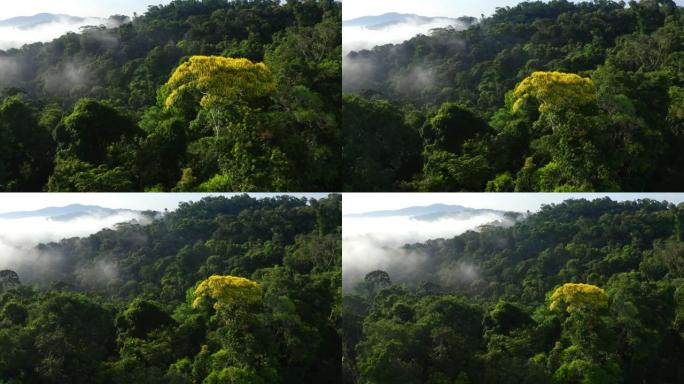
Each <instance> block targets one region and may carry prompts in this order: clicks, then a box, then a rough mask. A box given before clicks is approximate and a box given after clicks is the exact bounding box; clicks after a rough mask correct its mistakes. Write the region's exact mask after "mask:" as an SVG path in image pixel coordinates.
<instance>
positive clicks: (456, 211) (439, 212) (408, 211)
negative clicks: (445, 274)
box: [344, 204, 506, 220]
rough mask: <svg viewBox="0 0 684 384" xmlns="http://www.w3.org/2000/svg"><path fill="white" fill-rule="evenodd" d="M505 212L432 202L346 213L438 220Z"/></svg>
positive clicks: (365, 216) (364, 216) (354, 215)
mask: <svg viewBox="0 0 684 384" xmlns="http://www.w3.org/2000/svg"><path fill="white" fill-rule="evenodd" d="M485 213H493V214H501V215H503V214H505V213H506V212H504V211H497V210H494V209H480V208H468V207H464V206H462V205H448V204H432V205H428V206H414V207H408V208H402V209H396V210H384V211H372V212H365V213H355V214H350V215H344V216H345V217H350V218H380V217H397V216H409V217H411V218H414V219H416V220H436V219H439V218H442V217H454V216H464V215H468V216H471V215H476V214H485Z"/></svg>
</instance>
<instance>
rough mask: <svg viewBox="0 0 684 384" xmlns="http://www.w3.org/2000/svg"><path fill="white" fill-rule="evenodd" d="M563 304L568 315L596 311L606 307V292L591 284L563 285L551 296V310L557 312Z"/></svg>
mask: <svg viewBox="0 0 684 384" xmlns="http://www.w3.org/2000/svg"><path fill="white" fill-rule="evenodd" d="M563 303H565V304H566V307H565V310H566V311H568V312H569V313H572V312H575V311H581V310H598V309H602V308H606V307H608V296H607V295H606V291H604V290H603V289H602V288H599V287H597V286H595V285H591V284H574V283H567V284H563V286H562V287H558V288H556V290H555V291H553V294H551V304H550V306H549V307H550V308H551V310H557V309H559V307H560V306H561V304H563Z"/></svg>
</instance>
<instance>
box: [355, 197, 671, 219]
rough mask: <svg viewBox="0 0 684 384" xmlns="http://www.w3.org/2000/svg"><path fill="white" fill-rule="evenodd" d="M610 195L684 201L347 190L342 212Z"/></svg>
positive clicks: (512, 205)
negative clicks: (360, 191) (358, 191)
mask: <svg viewBox="0 0 684 384" xmlns="http://www.w3.org/2000/svg"><path fill="white" fill-rule="evenodd" d="M604 196H608V197H610V198H611V199H613V200H617V201H625V200H638V199H651V200H657V201H669V202H671V203H675V204H678V203H681V202H684V193H345V194H344V195H343V199H342V213H343V214H345V215H348V214H353V213H364V212H371V211H381V210H390V209H400V208H406V207H411V206H426V205H431V204H438V203H439V204H453V205H463V206H466V207H470V208H489V209H497V210H502V211H516V212H526V211H531V212H535V211H537V210H538V209H539V208H540V207H541V206H542V205H543V204H551V203H560V202H562V201H564V200H568V199H581V198H585V199H587V200H593V199H597V198H601V197H604Z"/></svg>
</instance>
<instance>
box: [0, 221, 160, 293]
mask: <svg viewBox="0 0 684 384" xmlns="http://www.w3.org/2000/svg"><path fill="white" fill-rule="evenodd" d="M133 220H135V221H136V222H138V223H140V224H143V225H145V224H149V223H150V222H151V219H150V218H149V217H146V216H144V215H142V214H141V213H139V212H135V211H117V213H115V214H103V213H98V214H91V215H85V216H78V217H76V218H73V219H70V220H64V219H59V218H56V219H50V218H45V217H29V218H23V219H0V270H4V269H11V270H13V271H15V272H17V273H18V274H19V278H20V279H21V281H22V282H31V283H37V284H49V283H51V282H53V280H55V279H59V278H60V277H61V276H62V274H63V273H65V268H66V266H67V265H71V264H72V263H73V260H69V255H63V254H60V253H58V252H55V251H53V250H52V249H51V248H50V247H42V246H41V247H37V245H39V244H41V243H49V242H58V241H60V240H62V239H65V238H72V237H85V236H88V235H91V234H93V233H96V232H98V231H100V230H102V229H104V228H113V227H115V226H116V224H118V223H122V222H131V221H133ZM140 241H144V239H140ZM66 272H69V273H72V274H73V275H74V278H75V279H76V280H77V281H78V282H79V283H80V284H83V285H84V286H100V285H106V284H107V283H108V282H109V281H111V280H112V279H115V278H116V277H117V275H118V273H117V266H116V263H115V262H114V261H112V260H109V259H108V258H107V257H104V258H98V259H97V260H96V261H94V262H92V263H88V264H83V265H77V266H76V269H75V270H73V271H66Z"/></svg>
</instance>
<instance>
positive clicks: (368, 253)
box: [342, 212, 513, 289]
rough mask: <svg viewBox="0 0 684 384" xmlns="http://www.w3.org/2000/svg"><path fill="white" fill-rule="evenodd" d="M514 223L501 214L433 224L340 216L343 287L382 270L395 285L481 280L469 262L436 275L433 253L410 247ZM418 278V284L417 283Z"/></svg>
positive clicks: (407, 219)
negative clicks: (431, 281) (481, 228)
mask: <svg viewBox="0 0 684 384" xmlns="http://www.w3.org/2000/svg"><path fill="white" fill-rule="evenodd" d="M494 222H498V223H499V224H500V225H506V226H507V225H512V224H513V222H512V221H511V219H510V218H508V217H506V216H505V215H504V214H503V213H499V212H487V213H482V214H476V215H472V216H469V215H466V216H461V217H447V218H442V219H438V220H433V221H427V220H416V219H413V218H411V217H408V216H398V217H388V218H368V217H361V218H356V217H353V218H352V217H348V216H343V218H342V228H343V230H342V276H343V286H344V288H345V289H352V288H353V287H354V286H356V284H358V283H359V282H360V281H361V280H362V279H363V278H364V276H365V275H366V274H367V273H368V272H372V271H374V270H383V271H385V272H387V273H389V275H390V277H391V278H392V280H393V281H395V282H406V281H412V282H414V283H415V282H419V281H420V279H421V278H425V279H426V280H433V282H437V283H439V284H442V285H444V286H448V285H453V284H458V283H460V282H468V281H472V280H475V279H477V278H478V277H479V272H478V267H477V266H476V265H473V264H470V263H467V262H465V261H455V262H452V263H448V264H446V265H445V266H444V267H443V268H441V269H440V270H439V271H432V270H431V268H432V267H433V265H432V264H434V263H431V262H430V261H431V260H430V255H427V254H425V253H424V252H422V251H420V250H419V249H420V247H405V245H406V244H413V243H422V242H425V241H428V240H432V239H449V238H453V237H454V236H457V235H460V234H462V233H464V232H466V231H468V230H477V229H478V227H480V226H481V225H484V224H490V223H494ZM416 279H418V281H416Z"/></svg>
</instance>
